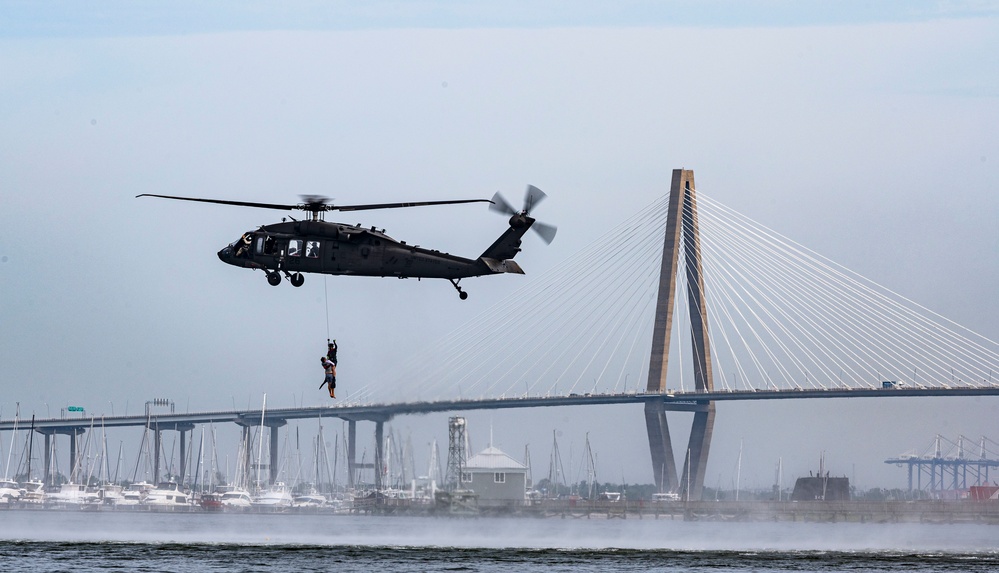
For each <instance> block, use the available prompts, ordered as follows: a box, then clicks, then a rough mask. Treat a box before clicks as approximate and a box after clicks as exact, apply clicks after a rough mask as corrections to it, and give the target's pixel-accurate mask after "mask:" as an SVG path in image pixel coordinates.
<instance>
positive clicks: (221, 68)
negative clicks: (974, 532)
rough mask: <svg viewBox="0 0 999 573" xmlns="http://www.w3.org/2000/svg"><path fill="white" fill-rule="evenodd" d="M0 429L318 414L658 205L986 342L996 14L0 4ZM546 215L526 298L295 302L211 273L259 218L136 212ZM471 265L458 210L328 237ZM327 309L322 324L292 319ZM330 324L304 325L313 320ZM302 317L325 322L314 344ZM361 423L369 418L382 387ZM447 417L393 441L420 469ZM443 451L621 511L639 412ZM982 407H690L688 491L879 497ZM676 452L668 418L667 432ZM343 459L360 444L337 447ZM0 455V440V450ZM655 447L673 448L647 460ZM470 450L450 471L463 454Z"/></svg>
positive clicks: (988, 424) (529, 265)
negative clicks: (534, 477) (505, 210)
mask: <svg viewBox="0 0 999 573" xmlns="http://www.w3.org/2000/svg"><path fill="white" fill-rule="evenodd" d="M0 7H2V9H0V78H2V79H0V146H2V147H0V407H2V417H3V418H4V419H9V418H10V417H11V416H12V414H13V412H14V409H15V407H16V404H17V403H20V408H21V413H22V415H23V416H29V415H30V414H31V413H35V414H38V415H41V416H46V415H50V414H51V415H53V416H56V415H58V412H59V409H60V408H63V407H65V406H67V405H82V406H85V407H86V408H87V411H88V412H90V413H93V414H98V415H99V414H100V413H108V414H110V413H111V409H112V408H114V409H115V412H116V413H118V414H121V413H123V411H124V408H125V404H126V403H127V404H129V406H128V409H129V413H138V412H139V411H141V408H142V403H143V402H145V401H146V400H150V399H152V398H159V397H164V398H170V399H173V400H175V401H176V402H177V404H178V407H179V409H181V410H183V409H185V408H190V409H191V410H203V409H219V408H231V407H233V405H234V404H235V405H236V406H238V407H245V406H247V405H248V404H251V405H253V406H257V405H259V403H260V401H261V399H262V396H263V394H264V393H267V395H268V403H269V404H271V405H274V406H292V405H294V404H301V403H303V402H304V403H305V404H308V405H313V404H319V403H323V402H325V399H324V397H323V392H322V391H318V390H317V386H318V384H319V382H321V379H322V378H321V372H319V371H318V367H317V364H316V362H317V361H316V360H315V357H316V356H317V353H321V352H322V351H323V348H324V344H325V338H326V337H327V333H328V332H330V333H331V334H332V335H333V336H334V337H335V338H337V339H338V341H339V342H340V343H341V345H342V350H341V355H340V357H341V362H342V365H341V376H340V380H341V387H342V389H343V393H344V394H345V395H348V396H349V393H350V391H351V386H352V384H359V383H360V381H361V380H364V381H365V382H364V384H366V385H373V386H375V387H377V386H378V382H377V381H378V379H379V378H378V377H379V374H380V373H382V372H384V370H385V369H386V368H390V367H392V366H395V365H398V364H401V363H403V362H404V361H405V360H408V359H409V358H410V357H412V356H413V355H414V354H417V353H421V354H422V355H426V357H427V360H433V350H432V348H429V349H428V348H427V346H426V344H427V342H428V341H432V340H435V339H437V338H439V337H441V336H444V335H446V334H447V333H449V332H451V331H453V330H454V329H456V328H458V327H460V326H461V325H462V324H465V323H466V322H467V321H469V320H472V319H473V318H474V317H475V316H477V315H478V314H479V313H481V312H483V311H485V310H487V309H488V308H490V307H491V305H493V304H495V303H496V302H497V301H499V300H500V299H502V298H503V297H504V296H506V295H507V294H508V293H509V292H511V291H512V290H514V289H517V288H520V287H522V286H524V285H525V284H526V285H529V284H531V281H532V280H534V279H535V278H536V277H538V276H539V275H541V274H543V273H544V272H545V271H546V270H548V269H551V268H553V267H554V266H555V265H557V264H558V262H559V261H561V260H564V259H565V258H567V257H569V256H571V255H572V254H573V253H575V252H577V251H578V250H579V249H580V248H582V247H583V246H585V245H586V244H588V243H589V242H590V241H592V240H593V238H594V237H595V236H597V235H598V234H599V233H598V232H597V231H600V230H602V229H606V228H607V227H611V226H614V225H616V224H617V223H619V222H620V221H622V220H624V219H626V218H627V217H628V216H630V215H632V214H634V213H635V212H637V211H638V210H639V209H641V208H642V207H644V206H645V205H648V204H649V203H651V202H652V201H654V200H655V199H656V198H658V197H659V196H661V195H663V194H665V193H666V192H668V189H669V177H670V172H671V170H672V169H674V168H678V167H685V168H688V169H693V170H694V171H695V174H696V178H697V183H698V189H699V190H700V191H702V192H705V193H708V194H710V195H711V196H712V197H713V198H714V199H716V200H718V201H721V202H723V203H725V204H727V205H729V206H731V207H733V208H735V209H736V210H738V211H740V212H742V213H744V214H746V215H748V216H750V217H752V218H754V219H756V220H758V221H760V222H762V223H764V224H766V225H768V226H769V227H771V228H774V229H776V230H778V231H780V232H782V233H783V234H785V235H787V236H788V237H791V238H793V239H795V240H796V241H798V242H800V243H802V244H804V245H807V246H809V247H811V248H812V249H814V250H816V251H818V252H819V253H822V254H824V255H826V256H828V257H830V258H832V259H833V260H836V261H838V262H840V263H842V264H843V265H845V266H846V267H848V268H850V269H853V270H855V271H857V272H859V273H860V274H863V275H865V276H867V277H869V278H871V279H873V280H875V281H877V282H879V283H881V284H884V285H886V286H888V287H890V288H892V289H894V290H896V291H898V292H900V293H902V294H903V295H905V296H907V297H909V298H912V299H913V300H916V301H918V302H920V303H921V304H923V305H925V306H927V307H928V308H930V309H932V310H934V311H936V312H939V313H941V314H942V315H944V316H946V317H948V318H951V319H953V320H954V321H956V322H957V323H959V324H962V325H965V326H967V327H969V328H971V329H972V330H975V331H978V332H980V333H982V334H983V335H985V336H987V337H989V338H992V339H993V340H997V339H999V303H997V300H996V294H995V293H997V292H999V260H997V256H999V225H997V222H999V193H997V188H999V138H996V135H995V133H996V127H997V126H999V9H996V8H995V7H994V6H992V5H991V4H990V3H982V2H949V3H948V2H943V3H941V2H929V1H926V2H908V3H904V4H902V3H899V4H896V3H869V2H860V1H857V2H808V3H802V2H781V1H772V2H766V1H757V2H731V3H730V2H630V3H616V4H613V5H607V4H605V3H578V2H554V3H545V4H544V6H543V7H540V8H539V7H538V5H537V4H536V3H528V2H508V3H499V4H497V3H493V2H474V3H451V2H423V3H418V4H411V3H396V2H375V3H367V2H365V3H351V2H347V3H337V5H336V6H335V7H330V6H329V5H328V3H326V2H293V3H291V4H282V8H281V9H276V8H274V7H272V6H271V5H270V4H269V3H242V2H241V3H228V2H217V3H212V4H211V6H204V5H203V4H202V3H200V2H181V3H176V2H162V3H159V2H147V3H141V4H135V3H132V2H111V1H107V2H97V3H88V4H87V5H86V7H83V6H82V5H80V4H78V3H75V2H48V3H36V2H2V3H0ZM527 183H533V184H535V185H537V186H539V187H540V188H542V189H544V190H545V191H546V192H548V194H549V195H550V199H549V200H548V201H547V202H546V203H545V204H544V205H543V206H542V207H541V208H539V210H538V212H537V213H536V214H537V216H538V218H539V219H542V220H545V221H548V222H551V223H554V224H557V225H558V226H559V236H558V238H557V239H556V240H555V242H554V243H553V244H552V245H550V246H545V245H544V244H543V243H541V242H540V241H539V240H538V239H537V238H536V237H533V236H529V237H528V238H527V240H526V241H525V247H524V252H523V253H522V254H520V255H519V256H518V261H519V262H520V264H521V265H522V266H523V267H524V269H525V270H526V272H527V275H525V276H499V277H485V278H478V279H469V280H467V281H466V282H464V283H463V286H464V287H465V289H466V290H467V291H469V293H470V298H469V299H468V300H467V301H464V302H461V301H459V300H458V298H457V296H455V292H454V290H453V289H452V288H451V286H450V285H449V284H448V283H447V282H444V281H420V282H417V281H415V280H408V281H398V280H394V279H367V278H339V277H329V278H328V279H326V280H324V279H323V277H321V276H309V277H308V278H307V281H306V285H305V286H304V287H302V288H301V289H293V288H291V287H290V286H289V285H288V284H287V282H285V283H284V284H282V285H281V286H280V288H272V287H270V286H269V285H268V284H267V283H266V281H265V280H264V277H263V275H262V274H261V273H256V272H250V271H247V270H242V269H236V268H234V267H229V266H226V265H224V264H222V263H220V262H219V261H218V259H217V258H216V255H215V253H216V251H218V250H219V249H220V248H221V247H223V246H224V245H225V244H227V243H229V242H231V241H233V240H234V239H236V238H237V237H239V235H240V233H242V232H244V231H246V230H249V229H252V228H255V227H256V226H257V225H260V224H266V223H271V222H275V221H277V220H278V218H279V216H280V214H275V213H271V212H267V211H256V210H252V209H244V208H227V207H221V206H211V205H197V204H191V203H179V202H165V201H158V200H154V199H135V198H134V197H135V195H137V194H139V193H159V194H173V195H190V196H200V197H218V198H223V199H234V200H246V201H263V202H274V203H280V202H296V201H297V200H298V195H299V194H321V195H327V196H330V197H333V198H335V199H336V200H337V202H340V203H362V202H364V203H366V202H381V201H411V200H438V199H454V198H488V197H490V196H491V195H492V194H493V193H494V192H495V191H497V190H499V191H502V192H503V193H505V194H506V195H507V196H508V197H510V198H511V200H512V201H513V202H517V201H518V200H519V197H520V196H521V193H522V192H523V188H524V186H525V185H526V184H527ZM343 217H344V219H343V220H344V221H345V222H348V223H357V222H362V223H364V224H365V225H377V226H378V227H379V228H382V227H384V228H386V229H387V232H388V233H389V234H390V235H391V236H393V237H395V238H397V239H401V240H406V241H407V242H410V243H417V244H420V245H422V246H427V247H431V248H437V249H440V250H444V251H448V252H451V253H454V254H458V255H464V256H476V255H478V254H479V253H480V252H482V250H484V248H485V247H486V246H488V245H489V243H490V242H491V241H492V240H493V239H495V237H496V236H498V235H499V234H500V233H501V232H502V231H503V229H504V227H505V222H504V220H503V219H502V218H500V217H497V216H496V215H495V214H493V213H490V212H488V211H487V210H486V208H485V207H480V206H474V205H473V206H453V207H444V208H439V209H419V210H415V209H414V210H407V211H396V212H387V211H386V212H371V213H365V214H363V215H359V214H348V215H344V216H343ZM324 287H325V289H326V290H325V291H324ZM326 293H328V299H327V294H326ZM327 304H328V305H329V320H327V310H326V309H327ZM381 391H382V394H381V396H382V397H383V398H384V399H391V397H392V396H393V391H392V389H391V388H381ZM446 417H447V416H446V415H441V416H427V417H423V418H403V419H398V420H396V421H394V422H393V425H394V426H395V427H396V428H398V429H399V430H401V431H411V432H412V435H413V442H414V443H418V444H422V443H425V442H427V441H429V440H430V439H432V438H433V437H437V438H438V439H439V440H442V441H443V442H444V443H445V444H446V438H447V436H446ZM468 417H469V420H470V428H471V432H472V434H473V442H474V443H476V444H477V445H478V446H481V447H484V446H485V442H486V441H487V440H488V435H489V434H488V432H489V427H490V426H492V427H493V435H494V441H495V442H496V445H498V446H499V447H501V448H503V449H504V450H506V451H507V452H508V453H510V454H511V455H514V456H515V457H518V458H519V457H521V455H522V452H523V449H524V444H525V443H531V450H532V452H533V453H534V455H535V460H534V461H535V465H536V467H535V472H536V473H543V472H546V471H547V462H544V464H545V467H544V468H538V467H537V465H538V464H539V462H538V459H542V460H543V459H546V457H547V455H548V451H549V449H550V441H551V434H552V431H553V430H557V431H559V432H561V435H562V436H564V438H560V439H563V440H565V443H564V444H562V447H563V448H566V449H568V447H569V446H568V444H569V443H570V442H571V443H573V444H574V447H575V448H576V451H581V448H582V443H583V440H584V436H585V433H586V432H588V431H589V432H591V434H590V440H591V443H592V444H593V449H594V451H596V452H597V454H598V456H599V459H600V460H601V462H600V463H601V466H602V470H601V471H603V472H604V473H603V477H602V479H603V480H615V481H616V480H618V479H620V478H624V479H626V480H627V481H631V482H643V483H648V482H651V481H652V479H653V478H652V473H651V462H650V461H649V454H648V449H647V440H646V436H645V427H644V422H643V421H642V416H641V414H640V408H639V407H637V406H636V407H632V408H631V409H628V408H624V407H608V408H593V409H581V408H579V409H574V410H572V409H567V410H557V411H555V412H551V411H523V412H517V411H507V412H499V413H493V414H482V413H471V414H469V415H468ZM997 419H999V399H994V398H981V399H973V400H972V399H968V400H965V399H957V398H942V399H939V400H934V401H925V400H918V399H909V400H882V401H845V400H834V401H830V402H829V403H807V402H794V401H791V402H785V403H782V404H772V405H771V404H764V403H742V404H722V405H719V407H718V417H717V422H716V429H715V434H714V442H713V445H712V450H711V459H710V461H709V467H708V472H707V474H708V479H707V485H709V486H714V485H717V484H723V485H724V484H729V483H732V481H733V480H734V467H735V464H736V460H737V458H738V453H739V448H740V443H741V444H742V448H743V464H744V465H743V470H742V476H743V481H744V483H745V485H749V486H760V487H766V486H768V485H769V484H770V483H772V481H773V468H774V466H775V465H776V462H777V458H778V457H782V458H783V460H784V467H785V471H786V472H787V474H788V475H789V476H796V475H801V474H802V473H806V472H807V471H808V470H810V469H815V468H816V466H817V465H818V458H819V455H820V453H821V452H823V451H825V452H826V458H827V468H828V469H830V470H831V471H833V473H835V474H839V475H848V476H850V477H855V478H857V481H858V485H860V486H861V487H871V486H873V485H894V486H902V485H904V483H905V472H904V471H903V470H901V469H896V468H893V467H888V466H885V465H884V464H883V463H882V460H884V459H885V458H887V457H890V456H894V455H897V454H900V453H902V452H905V451H909V450H918V451H920V452H921V451H922V449H923V448H925V447H926V446H927V445H928V444H929V442H930V441H931V440H932V439H933V437H934V435H936V434H938V433H939V434H942V435H944V436H946V437H948V438H950V439H956V438H957V436H958V435H960V434H963V435H965V436H968V437H969V438H971V439H972V440H975V441H977V439H978V438H979V437H980V436H982V435H987V436H989V437H991V438H992V439H994V440H999V428H997V427H996V423H995V420H997ZM676 420H677V421H676V422H674V426H673V427H674V428H675V431H677V432H678V433H680V434H681V435H679V436H674V443H675V444H683V443H685V428H686V427H687V426H688V421H689V418H686V417H684V416H677V417H676ZM364 427H365V426H362V428H364ZM3 441H4V444H5V445H4V448H6V447H7V443H8V442H7V439H6V438H4V439H3ZM677 447H680V446H677ZM476 449H481V448H476Z"/></svg>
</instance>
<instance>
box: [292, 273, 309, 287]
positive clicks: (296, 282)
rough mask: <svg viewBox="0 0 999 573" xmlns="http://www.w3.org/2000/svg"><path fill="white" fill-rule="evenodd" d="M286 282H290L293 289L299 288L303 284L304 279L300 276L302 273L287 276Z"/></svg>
mask: <svg viewBox="0 0 999 573" xmlns="http://www.w3.org/2000/svg"><path fill="white" fill-rule="evenodd" d="M288 280H289V281H291V286H293V287H300V286H302V285H304V284H305V277H304V276H302V273H295V274H293V275H291V276H289V277H288Z"/></svg>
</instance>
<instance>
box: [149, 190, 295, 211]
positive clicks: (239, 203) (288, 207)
mask: <svg viewBox="0 0 999 573" xmlns="http://www.w3.org/2000/svg"><path fill="white" fill-rule="evenodd" d="M135 197H136V198H139V197H159V198H160V199H176V200H178V201H197V202H199V203H218V204H219V205H236V206H238V207H258V208H260V209H280V210H282V211H291V210H293V209H299V208H301V207H300V206H299V205H276V204H274V203H251V202H249V201H225V200H222V199H198V198H195V197H176V196H173V195H153V194H151V193H143V194H141V195H136V196H135Z"/></svg>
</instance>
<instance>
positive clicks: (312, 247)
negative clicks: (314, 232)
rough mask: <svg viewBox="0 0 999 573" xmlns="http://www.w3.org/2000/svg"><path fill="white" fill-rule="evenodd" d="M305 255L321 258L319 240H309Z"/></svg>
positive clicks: (311, 257)
mask: <svg viewBox="0 0 999 573" xmlns="http://www.w3.org/2000/svg"><path fill="white" fill-rule="evenodd" d="M305 256H306V257H309V258H310V259H318V258H319V241H307V242H306V243H305Z"/></svg>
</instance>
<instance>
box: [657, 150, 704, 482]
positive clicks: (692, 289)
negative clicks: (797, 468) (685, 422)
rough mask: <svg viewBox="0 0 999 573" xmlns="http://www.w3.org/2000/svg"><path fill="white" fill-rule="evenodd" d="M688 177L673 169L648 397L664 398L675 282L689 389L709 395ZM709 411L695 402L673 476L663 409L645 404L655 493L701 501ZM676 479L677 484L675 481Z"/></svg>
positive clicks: (693, 202) (690, 175)
mask: <svg viewBox="0 0 999 573" xmlns="http://www.w3.org/2000/svg"><path fill="white" fill-rule="evenodd" d="M695 189H696V187H695V186H694V172H693V171H691V170H686V169H674V170H673V178H672V182H671V184H670V194H669V203H668V207H667V209H668V211H667V216H666V237H665V242H664V244H663V258H662V268H661V271H660V275H659V294H658V299H657V302H656V317H655V326H654V331H653V333H652V352H651V355H650V358H649V380H648V386H647V388H646V390H647V392H649V393H659V394H663V393H665V392H666V372H667V365H668V362H669V349H670V336H671V334H672V327H673V305H674V299H675V297H676V292H677V290H676V289H677V283H678V279H679V280H683V281H685V284H686V287H687V304H688V308H689V313H688V314H689V315H690V337H691V349H692V352H693V365H694V383H695V387H696V389H697V390H698V391H701V392H710V391H712V390H714V383H713V381H712V377H711V346H710V344H709V342H708V311H707V305H706V304H705V297H704V274H703V269H702V266H701V242H700V235H699V233H698V222H697V194H696V191H695ZM681 255H682V256H683V257H684V259H683V262H684V268H685V269H686V272H685V273H684V276H677V275H678V272H679V269H680V256H681ZM714 421H715V405H714V403H713V402H711V401H710V400H704V401H698V408H697V409H696V411H695V412H694V421H693V423H692V425H691V429H690V440H689V442H688V445H687V450H686V451H685V452H684V456H683V459H684V463H683V471H682V473H680V474H679V476H677V471H676V459H675V458H674V456H673V445H672V442H671V440H670V433H669V426H668V424H667V422H666V405H665V403H664V402H663V401H661V400H649V401H647V402H646V403H645V424H646V427H647V429H648V434H649V449H650V451H651V454H652V469H653V472H654V474H655V480H656V485H657V486H658V487H659V488H660V490H661V491H670V492H675V493H678V494H680V495H681V496H683V498H684V499H691V500H697V499H700V498H701V493H702V491H703V489H704V471H705V468H706V466H707V463H708V449H709V447H710V445H711V432H712V430H713V428H714ZM678 477H679V479H678Z"/></svg>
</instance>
